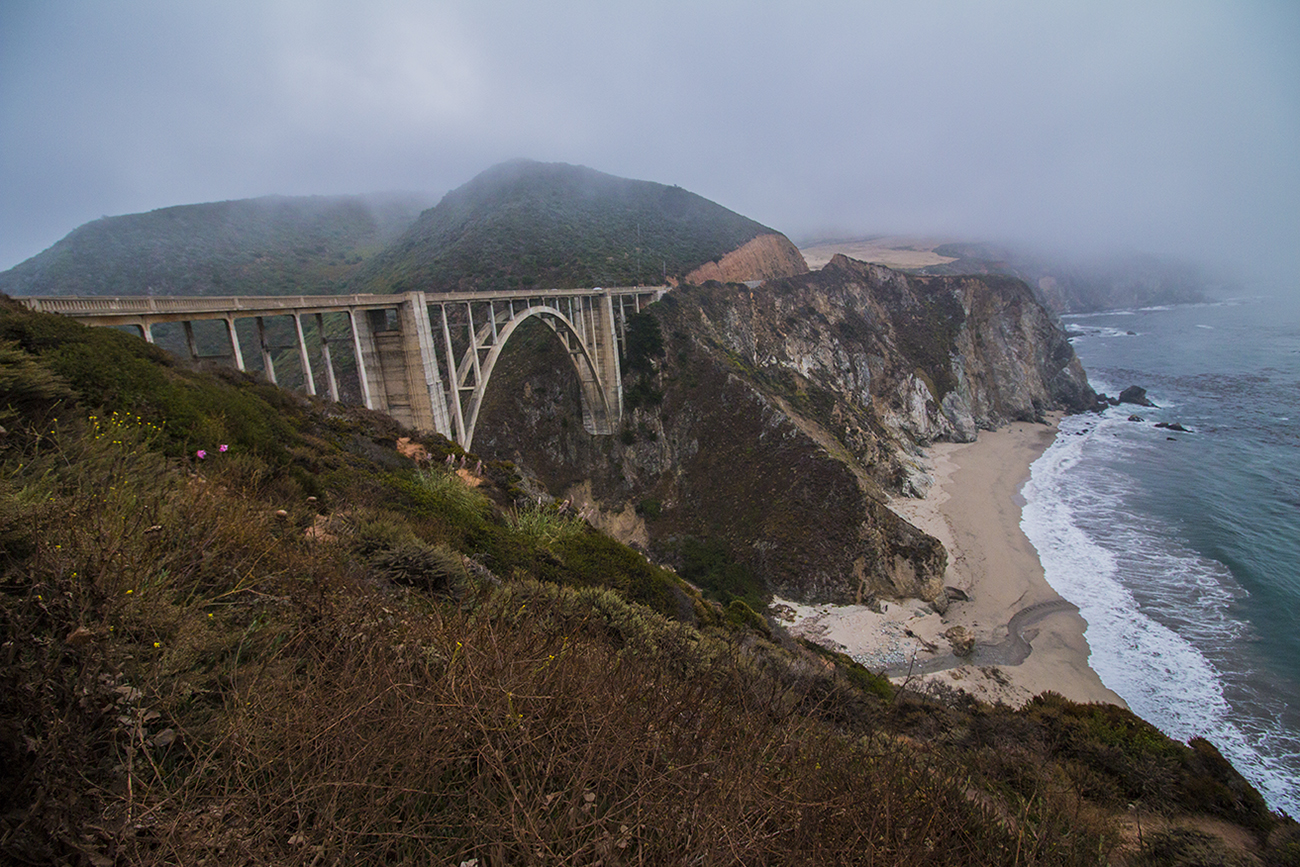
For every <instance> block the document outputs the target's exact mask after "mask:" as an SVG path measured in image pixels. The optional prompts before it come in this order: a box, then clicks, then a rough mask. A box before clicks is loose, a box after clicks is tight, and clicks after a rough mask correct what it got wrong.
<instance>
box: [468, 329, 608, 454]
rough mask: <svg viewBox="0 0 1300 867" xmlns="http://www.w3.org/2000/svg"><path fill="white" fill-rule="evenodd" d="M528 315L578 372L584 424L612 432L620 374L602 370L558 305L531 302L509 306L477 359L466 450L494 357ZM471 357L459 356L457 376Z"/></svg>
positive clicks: (597, 430) (485, 332)
mask: <svg viewBox="0 0 1300 867" xmlns="http://www.w3.org/2000/svg"><path fill="white" fill-rule="evenodd" d="M529 319H538V320H540V321H541V322H543V323H544V324H545V325H546V326H547V327H548V328H550V329H551V330H552V331H553V332H555V335H556V337H557V338H558V339H559V340H560V343H561V344H562V345H563V346H564V348H565V354H566V355H568V357H569V362H570V363H571V364H572V365H573V367H574V370H575V371H576V372H577V374H578V382H579V385H580V387H579V397H580V400H581V404H582V423H583V427H585V428H586V429H587V430H588V431H589V432H591V433H594V434H610V433H613V432H614V427H615V425H616V424H617V422H618V419H619V417H620V416H621V414H622V413H621V409H622V401H621V397H622V386H621V383H620V382H618V381H617V379H618V377H619V371H618V369H617V367H615V368H614V369H612V370H604V371H602V369H601V365H600V362H599V359H598V357H597V355H596V353H595V351H594V348H593V347H590V346H588V345H587V341H586V340H584V339H583V333H582V330H580V326H579V324H578V323H575V322H574V321H573V320H571V319H570V318H569V317H568V316H567V315H565V313H563V312H562V311H560V310H559V309H558V308H557V307H554V306H551V305H543V304H531V305H530V306H528V307H526V308H524V309H521V310H512V311H511V313H510V317H509V319H508V320H507V321H505V322H504V323H501V322H497V323H496V324H497V327H496V333H495V335H493V338H492V343H491V347H490V349H488V351H487V355H486V357H484V358H482V359H481V360H480V362H479V373H478V382H477V383H476V385H475V387H474V390H473V392H472V395H471V397H470V401H469V407H468V410H467V411H466V418H465V419H464V426H465V427H464V430H465V433H464V436H463V438H462V440H461V444H462V446H463V448H465V449H466V450H468V449H470V448H471V447H472V446H473V442H474V431H475V428H476V427H477V426H478V417H479V411H480V409H481V408H482V405H483V398H484V396H485V395H486V394H487V389H488V385H489V384H490V383H491V381H492V371H493V370H494V369H495V368H496V364H497V361H498V359H500V357H501V353H502V351H503V350H504V349H505V347H506V344H507V343H508V342H509V340H510V337H511V335H513V334H514V333H515V331H516V329H518V328H519V326H521V325H523V324H524V323H525V322H527V321H528V320H529ZM491 328H492V325H491V323H489V324H485V325H483V326H482V327H481V328H480V334H481V336H482V337H484V338H487V336H488V333H489V332H490V330H491ZM471 361H472V359H470V358H469V357H468V356H467V357H466V358H465V359H463V360H462V362H461V364H460V365H459V366H458V369H457V376H456V378H457V380H460V381H464V380H465V379H467V378H468V376H469V375H470V373H471V369H470V363H471ZM609 379H614V380H615V381H614V382H613V383H610V382H608V380H609ZM611 386H612V388H611ZM611 397H615V400H616V401H617V403H616V405H611V404H612V403H614V402H613V401H611Z"/></svg>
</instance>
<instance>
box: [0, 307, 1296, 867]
mask: <svg viewBox="0 0 1300 867" xmlns="http://www.w3.org/2000/svg"><path fill="white" fill-rule="evenodd" d="M0 426H2V428H0V630H2V634H3V636H4V641H3V644H2V645H0V861H3V862H4V863H14V864H20V863H21V864H36V863H41V864H44V863H68V864H92V865H107V864H176V863H184V864H191V863H200V862H202V863H207V864H212V865H226V864H230V865H233V864H250V863H255V864H270V863H275V864H302V865H308V864H311V865H319V864H336V863H338V864H341V863H347V864H386V865H387V864H417V863H418V864H441V863H452V864H456V863H462V862H464V861H470V860H471V859H477V863H478V864H516V863H543V862H547V863H549V862H555V861H567V862H569V863H575V864H595V863H597V862H600V863H604V864H633V863H637V864H641V863H651V864H680V863H683V862H688V863H707V864H714V863H745V864H754V863H771V864H787V863H788V864H802V863H808V864H814V863H816V864H822V863H837V864H903V863H906V864H919V865H930V864H933V865H972V864H1000V865H1013V864H1097V863H1099V862H1104V861H1106V860H1111V861H1113V862H1116V863H1123V862H1126V863H1130V864H1166V863H1224V864H1229V863H1232V864H1254V863H1265V862H1266V863H1269V864H1282V863H1294V858H1295V854H1296V846H1297V842H1296V840H1297V838H1296V830H1295V825H1294V823H1288V822H1285V821H1283V820H1281V819H1280V818H1278V817H1275V816H1272V815H1270V814H1269V813H1268V812H1267V811H1266V810H1265V809H1264V807H1263V804H1262V801H1261V799H1260V797H1259V795H1258V794H1257V793H1255V792H1254V791H1253V790H1252V789H1250V787H1249V786H1248V785H1246V784H1245V782H1244V781H1243V780H1242V779H1241V778H1240V777H1239V776H1238V775H1237V774H1236V773H1235V772H1234V771H1233V770H1232V769H1231V767H1229V766H1228V765H1227V763H1226V762H1225V761H1224V760H1223V759H1222V757H1221V756H1219V754H1218V752H1217V751H1216V750H1215V749H1214V748H1213V747H1212V746H1211V745H1210V744H1208V743H1206V742H1204V741H1196V742H1194V743H1193V744H1192V745H1190V746H1188V745H1182V744H1178V743H1175V742H1173V741H1170V740H1169V739H1168V738H1165V737H1164V736H1163V735H1161V734H1160V733H1159V732H1157V731H1156V730H1155V729H1154V728H1152V727H1151V726H1149V725H1147V724H1146V723H1144V722H1142V721H1141V720H1139V719H1138V718H1136V717H1135V716H1133V715H1132V714H1131V713H1129V712H1127V711H1123V710H1120V709H1118V708H1114V707H1107V706H1082V705H1075V704H1071V703H1070V702H1067V701H1064V700H1061V699H1059V698H1057V697H1054V696H1051V695H1047V696H1044V697H1042V698H1040V699H1038V700H1037V701H1035V702H1034V703H1032V704H1031V705H1030V706H1029V707H1028V708H1026V709H1025V710H1024V711H1019V712H1013V711H1010V710H1008V709H1006V708H994V707H987V706H983V705H978V704H975V703H972V702H970V701H968V700H964V699H953V700H951V701H947V702H939V701H936V700H934V699H931V698H926V697H923V696H919V695H916V694H913V693H911V692H909V691H908V690H906V689H903V690H896V689H895V688H894V687H892V686H891V685H890V684H889V683H888V682H886V681H884V680H883V679H881V678H879V677H876V676H874V675H872V674H871V673H870V672H868V671H866V670H865V669H863V668H861V667H860V666H857V665H855V664H854V663H852V661H850V660H848V659H847V658H844V657H841V656H837V655H835V654H831V653H829V652H827V651H823V650H819V649H817V648H814V647H811V646H808V645H804V644H801V643H798V642H795V641H793V640H791V639H789V638H788V637H786V636H783V635H782V634H781V633H780V631H779V630H777V629H775V628H774V627H772V626H770V625H768V624H767V623H766V622H764V621H763V620H762V618H761V617H759V616H757V615H756V614H755V613H754V612H753V611H751V610H749V609H748V607H747V606H745V605H744V603H743V602H740V601H733V602H732V603H731V604H730V605H729V606H728V607H727V608H725V609H724V608H721V607H720V606H718V605H716V604H714V603H710V602H708V601H705V600H703V599H702V598H701V597H700V596H699V594H698V593H697V592H696V591H695V590H694V589H693V588H691V587H690V586H688V585H686V584H685V583H684V582H683V581H681V580H680V579H679V578H677V576H675V575H674V574H673V573H671V572H669V571H667V570H664V569H661V568H659V567H657V566H654V565H653V564H651V563H649V562H647V561H646V560H645V559H644V558H643V557H641V556H640V555H639V554H637V553H635V552H633V551H631V550H629V549H627V548H624V547H622V546H620V545H617V544H616V543H614V542H613V541H611V540H610V539H608V538H607V537H605V536H602V535H600V534H598V533H596V532H594V531H592V530H591V529H590V528H589V527H588V526H587V525H586V523H585V522H584V521H582V520H581V519H580V518H579V517H576V516H573V515H572V514H570V513H567V512H565V511H564V510H562V509H560V508H558V507H556V506H553V505H548V504H546V503H545V498H543V503H542V504H540V505H539V504H538V503H537V501H536V499H535V498H533V497H527V498H524V502H520V494H521V492H520V487H519V486H520V480H519V479H518V477H517V476H516V475H515V473H514V471H513V468H512V467H511V466H509V465H507V464H501V463H494V462H492V461H487V462H485V463H484V464H483V465H480V464H479V460H480V459H479V457H477V456H473V455H470V456H464V461H463V463H464V467H463V469H462V468H461V463H462V460H461V458H462V455H461V453H460V451H459V450H458V449H457V448H456V447H455V446H453V445H451V444H449V443H447V442H446V441H444V440H441V439H440V438H436V437H435V438H430V439H426V440H424V441H422V442H421V443H420V445H422V446H423V447H424V448H425V449H427V450H428V453H429V455H430V458H431V459H429V460H424V461H420V462H418V463H417V462H415V461H413V460H412V459H411V458H408V457H404V456H403V455H402V454H399V452H398V451H397V449H396V448H395V446H396V445H397V444H398V442H399V439H400V438H401V437H404V436H408V435H409V434H408V433H407V432H404V431H401V430H400V429H398V428H397V427H396V426H395V425H394V424H393V423H392V422H391V420H388V419H387V418H386V417H384V416H381V415H378V414H375V413H367V412H365V411H346V410H343V409H341V408H338V407H324V406H322V405H319V404H314V403H310V402H306V401H304V400H302V399H299V398H297V397H294V396H292V395H290V394H287V393H285V392H281V391H279V390H277V389H274V388H271V387H268V386H266V385H262V384H259V383H258V382H256V381H255V380H253V379H252V378H250V377H245V376H242V375H238V374H226V375H223V376H209V375H200V374H197V373H193V372H191V371H188V370H185V369H184V368H182V367H180V366H178V365H177V364H176V363H175V362H174V361H173V360H172V359H171V358H169V357H168V356H166V355H165V354H164V353H162V352H161V351H160V350H158V349H157V348H156V347H152V346H149V345H147V344H145V343H143V342H142V341H140V340H138V339H135V338H132V337H129V336H127V335H125V334H122V333H120V332H117V331H114V330H111V329H98V330H91V329H86V328H82V327H80V326H78V325H76V324H75V323H72V322H70V321H68V320H65V319H61V318H58V317H53V316H48V315H40V314H34V313H31V312H29V311H26V310H23V309H18V308H16V306H15V305H12V304H10V303H9V302H7V301H0ZM447 457H451V458H452V465H448V463H447V462H446V460H445V459H446V458H447ZM525 503H527V504H528V505H525ZM1135 817H1136V819H1137V821H1138V822H1140V823H1141V825H1140V827H1141V829H1142V830H1141V831H1140V834H1141V837H1140V839H1139V836H1138V834H1134V833H1131V831H1132V829H1133V827H1134V818H1135ZM1206 829H1209V830H1208V831H1207V830H1206ZM1211 832H1213V833H1211ZM1225 841H1226V842H1225ZM1288 847H1290V848H1288ZM1179 851H1191V852H1200V853H1202V854H1204V853H1208V854H1204V858H1208V859H1210V860H1202V861H1191V860H1187V859H1186V858H1184V859H1183V860H1181V861H1179V860H1171V859H1170V857H1169V856H1168V853H1169V852H1179ZM1288 853H1290V854H1289V855H1288ZM1179 857H1182V856H1179ZM1287 857H1290V858H1291V859H1292V860H1291V861H1286V860H1285V859H1286V858H1287Z"/></svg>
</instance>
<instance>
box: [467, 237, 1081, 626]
mask: <svg viewBox="0 0 1300 867" xmlns="http://www.w3.org/2000/svg"><path fill="white" fill-rule="evenodd" d="M649 314H650V315H651V316H653V319H654V324H655V325H656V326H657V331H658V333H659V334H660V335H661V336H662V353H661V354H653V355H650V356H648V357H641V358H634V359H631V364H630V365H629V367H630V368H632V369H629V370H628V371H627V373H626V374H625V377H624V389H625V395H626V407H627V411H626V414H625V427H624V430H623V432H622V435H621V436H614V437H591V436H589V435H588V434H586V433H585V432H584V431H583V429H582V426H581V423H580V415H579V411H578V401H577V385H576V380H575V379H574V377H573V374H572V371H571V369H570V368H569V367H568V364H567V361H566V359H565V357H564V355H563V353H562V352H561V351H559V350H558V348H557V346H556V345H555V342H554V340H553V338H551V337H550V335H549V332H547V331H546V330H545V329H542V328H538V329H535V330H533V332H532V333H531V334H524V335H522V336H521V337H520V338H517V342H515V343H513V344H512V346H511V347H510V349H509V350H508V351H507V353H506V355H505V356H504V357H503V359H502V362H501V363H500V364H499V365H498V368H497V372H496V373H495V374H494V383H493V387H492V388H491V389H490V391H489V394H488V398H487V402H486V403H485V406H484V412H483V416H482V417H481V418H480V422H479V433H478V435H477V437H476V442H475V445H476V447H477V448H478V450H480V451H483V452H486V453H494V454H497V455H499V456H500V457H508V458H510V459H512V460H514V461H516V463H518V464H519V465H520V466H522V467H524V468H525V469H526V470H527V471H529V472H531V473H534V474H536V475H537V476H538V477H539V478H540V479H541V480H542V481H543V482H545V483H546V484H547V486H548V487H550V488H551V489H552V490H566V491H569V492H570V493H571V494H572V495H574V497H575V499H577V500H579V501H587V502H591V503H592V504H593V505H596V506H598V507H599V508H600V509H601V511H602V514H604V515H605V516H606V520H607V521H608V522H609V525H610V527H611V528H612V529H617V530H618V531H619V532H620V534H621V535H622V536H623V537H624V538H627V539H630V540H633V541H640V542H642V544H645V545H646V546H647V547H648V548H649V549H650V551H651V552H652V553H653V554H654V555H655V556H656V557H658V558H661V559H664V560H667V561H668V562H680V561H681V559H682V551H683V550H684V549H685V548H686V547H689V545H690V544H691V543H692V541H693V540H707V541H709V542H710V543H711V544H713V545H715V546H719V545H720V546H722V547H723V548H724V549H725V551H726V552H727V554H728V556H729V557H731V558H732V559H733V560H734V561H735V562H736V563H738V564H740V565H741V566H743V567H744V568H745V569H748V570H750V571H751V572H752V574H753V575H755V576H757V577H758V578H759V579H760V580H761V581H762V582H763V583H764V584H765V586H766V587H767V589H769V590H771V591H774V592H778V593H780V594H782V595H787V596H791V597H794V598H799V599H805V600H827V601H841V602H843V601H861V600H866V599H868V598H870V597H873V596H885V597H902V596H909V597H919V598H922V599H926V600H928V601H930V602H932V603H933V604H934V605H935V606H936V607H938V608H940V609H942V608H944V607H945V606H946V602H947V600H946V598H945V595H944V590H943V574H944V569H945V565H946V560H947V554H946V552H945V551H944V549H943V547H942V545H941V544H940V543H939V542H938V541H937V540H936V539H934V538H932V537H930V536H928V535H926V534H925V533H922V532H921V531H920V530H918V529H916V528H915V527H913V526H912V525H910V524H908V523H907V522H906V521H905V520H904V519H902V518H900V517H899V516H898V515H896V514H895V513H894V512H892V511H891V510H890V509H889V508H888V507H887V506H886V505H885V501H886V499H887V494H888V493H920V492H922V491H923V490H924V489H925V487H926V486H927V484H928V479H927V477H926V476H925V475H924V473H923V471H922V470H921V468H920V466H919V464H918V462H917V457H916V456H917V454H918V451H919V447H920V446H921V445H924V444H925V443H928V442H930V441H933V440H939V439H951V440H960V441H965V440H969V439H971V438H973V437H974V435H975V432H976V430H977V429H978V428H980V427H994V426H997V425H1000V424H1003V423H1006V422H1009V421H1013V420H1034V419H1039V418H1041V417H1042V415H1043V414H1044V413H1045V412H1047V411H1049V410H1052V409H1058V408H1060V409H1081V408H1083V407H1086V406H1088V405H1091V403H1092V402H1093V396H1092V392H1091V390H1090V389H1089V388H1088V386H1087V381H1086V378H1085V377H1084V374H1083V370H1082V368H1081V366H1080V365H1079V362H1078V360H1077V359H1076V358H1075V357H1074V353H1073V350H1072V349H1071V348H1070V345H1069V343H1068V341H1067V340H1066V338H1065V335H1064V334H1063V333H1062V332H1061V330H1060V328H1059V327H1058V326H1057V325H1056V324H1055V322H1054V320H1053V319H1052V317H1051V316H1050V314H1048V313H1047V312H1046V311H1045V310H1043V308H1042V307H1041V306H1039V305H1038V304H1037V302H1035V301H1034V299H1033V296H1032V294H1031V293H1030V291H1029V289H1028V288H1027V287H1026V286H1025V285H1024V284H1023V283H1020V282H1018V281H1014V280H1006V279H1001V278H985V277H973V278H940V277H936V278H917V277H909V276H907V275H904V274H901V273H899V272H895V271H891V270H889V269H887V268H883V267H879V266H870V265H865V264H863V263H860V262H856V261H854V260H851V259H847V258H844V257H837V258H836V259H835V260H834V261H832V262H831V263H830V264H828V265H827V266H826V267H825V268H824V269H822V270H821V271H819V272H815V273H810V274H804V275H800V276H796V277H791V278H786V279H782V280H773V281H769V282H768V283H766V284H764V285H762V286H760V287H758V288H756V289H750V288H747V287H745V286H744V285H741V284H727V285H721V284H717V283H710V284H708V285H706V286H703V287H684V288H680V289H678V290H675V291H674V292H673V293H672V294H670V295H668V296H667V297H666V298H665V299H664V300H663V301H662V302H660V303H659V304H657V305H655V306H654V307H652V308H650V311H649Z"/></svg>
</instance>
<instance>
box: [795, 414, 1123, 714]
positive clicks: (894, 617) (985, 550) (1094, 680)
mask: <svg viewBox="0 0 1300 867" xmlns="http://www.w3.org/2000/svg"><path fill="white" fill-rule="evenodd" d="M1055 435H1056V427H1055V425H1054V424H1053V425H1042V424H1032V423H1028V422H1016V423H1014V424H1011V425H1008V426H1006V427H1004V428H1002V429H1001V430H997V431H980V433H979V436H978V439H977V441H976V442H973V443H937V444H935V445H933V446H931V447H930V448H929V449H928V450H927V454H926V458H927V463H928V465H929V472H930V475H932V476H933V477H934V479H935V484H934V486H933V487H932V488H931V489H930V492H929V494H928V496H927V497H926V498H925V499H920V500H917V499H898V500H895V501H894V502H892V503H891V504H890V505H891V506H892V507H893V508H894V510H895V511H896V512H898V513H899V514H900V515H902V516H903V517H905V518H907V519H908V520H909V521H911V522H912V523H913V524H915V525H916V526H917V527H919V528H921V529H922V530H925V531H926V532H927V533H930V534H931V535H933V536H935V537H937V538H938V539H939V540H940V541H942V542H943V544H944V547H946V548H947V549H948V556H949V562H948V571H947V573H946V577H945V580H944V584H945V586H947V587H951V588H955V589H956V590H957V591H959V593H958V594H951V595H954V596H960V595H964V596H966V597H968V598H967V599H965V600H961V599H960V598H957V599H954V601H953V602H952V603H951V604H950V605H949V606H948V610H947V611H946V612H944V613H943V614H939V613H938V612H936V611H935V610H934V609H932V608H931V607H930V606H929V605H927V604H926V603H924V602H922V601H920V600H916V599H911V600H908V599H900V600H883V601H878V602H876V603H875V604H874V605H873V606H871V607H868V606H862V605H849V606H827V605H819V606H805V605H797V604H794V603H790V602H786V601H784V600H776V602H775V606H776V607H777V610H778V611H781V612H783V614H784V619H785V621H786V623H787V625H788V626H789V628H790V629H791V631H792V632H794V633H796V634H801V635H806V636H807V637H809V638H812V639H813V640H816V641H818V642H820V643H823V644H826V645H828V646H833V647H836V648H837V649H839V650H842V651H843V652H845V653H848V654H849V655H850V656H852V657H854V658H855V659H857V660H858V661H859V662H862V663H863V664H864V665H866V666H867V667H868V668H870V669H871V670H873V671H885V672H886V673H887V674H889V675H890V677H891V678H892V679H893V680H894V681H895V682H896V683H901V682H903V681H905V680H909V679H910V681H911V682H912V684H913V685H915V686H920V687H922V688H924V687H925V686H926V685H927V684H931V683H938V684H944V685H947V686H950V687H953V688H956V689H960V690H962V691H964V692H968V693H970V694H972V695H974V696H975V697H977V698H980V699H982V700H985V701H990V702H997V701H1001V702H1003V703H1005V704H1008V705H1013V706H1019V705H1022V704H1024V703H1025V702H1026V701H1028V700H1029V699H1030V698H1032V697H1033V696H1035V695H1037V694H1039V693H1041V692H1044V691H1046V690H1053V691H1055V692H1058V693H1060V694H1062V695H1064V696H1066V697H1067V698H1070V699H1073V700H1075V701H1085V702H1086V701H1101V702H1110V703H1113V704H1123V703H1124V702H1123V700H1122V699H1121V698H1120V697H1119V696H1118V695H1116V694H1115V693H1113V692H1111V691H1110V690H1109V689H1107V688H1106V687H1105V686H1103V685H1102V683H1101V679H1100V678H1098V677H1097V674H1096V672H1094V671H1093V670H1092V669H1091V668H1090V667H1089V666H1088V653H1089V650H1088V643H1087V641H1086V640H1085V639H1084V635H1083V632H1084V628H1085V626H1086V624H1085V622H1084V620H1083V618H1082V617H1080V616H1079V614H1078V612H1077V610H1076V609H1075V608H1074V606H1072V605H1070V604H1069V603H1068V602H1066V601H1065V600H1063V599H1062V598H1061V597H1060V596H1059V595H1058V594H1057V593H1056V592H1055V591H1054V590H1053V589H1052V588H1051V586H1050V585H1049V584H1048V583H1047V581H1046V580H1045V578H1044V577H1043V568H1042V565H1041V564H1040V563H1039V560H1038V554H1037V552H1036V551H1035V550H1034V547H1033V546H1032V545H1031V544H1030V543H1029V540H1028V539H1027V538H1025V534H1024V533H1023V532H1022V531H1021V529H1020V508H1021V505H1022V504H1023V502H1024V500H1023V499H1022V498H1021V496H1020V488H1021V486H1022V485H1023V484H1024V483H1025V481H1026V480H1027V479H1028V478H1029V466H1030V464H1032V463H1033V462H1034V460H1035V459H1037V458H1038V456H1039V455H1041V454H1042V453H1043V451H1044V450H1045V449H1046V448H1047V447H1048V445H1050V444H1051V442H1052V439H1053V438H1054V437H1055ZM971 639H973V640H974V648H973V650H972V651H971V652H969V653H966V654H965V655H963V656H958V655H956V653H954V650H961V649H964V648H963V647H962V645H963V644H966V645H969V642H970V640H971Z"/></svg>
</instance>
